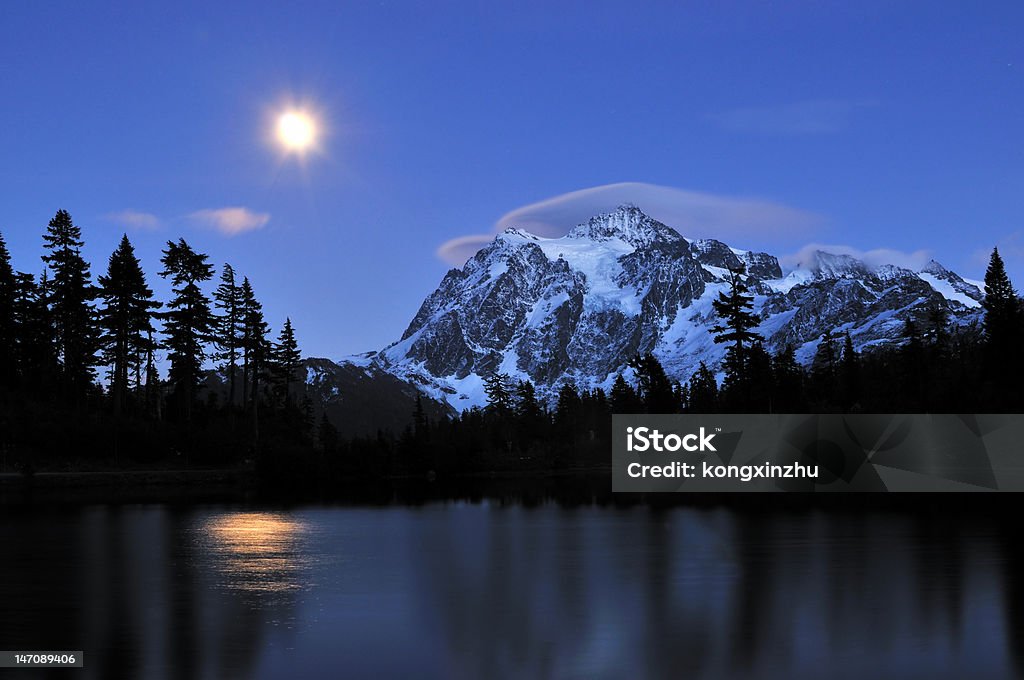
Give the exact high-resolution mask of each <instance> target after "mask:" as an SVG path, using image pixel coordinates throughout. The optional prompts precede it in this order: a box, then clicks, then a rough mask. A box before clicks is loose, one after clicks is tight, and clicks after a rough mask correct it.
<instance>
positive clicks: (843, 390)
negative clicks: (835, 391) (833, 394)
mask: <svg viewBox="0 0 1024 680" xmlns="http://www.w3.org/2000/svg"><path fill="white" fill-rule="evenodd" d="M860 382H861V377H860V357H859V356H857V351H856V350H855V349H854V348H853V338H851V337H850V332H849V331H846V333H845V334H844V335H843V356H842V359H840V365H839V394H840V399H841V406H842V407H843V410H844V411H850V410H851V409H853V408H854V406H855V405H856V404H857V403H858V401H859V400H860Z"/></svg>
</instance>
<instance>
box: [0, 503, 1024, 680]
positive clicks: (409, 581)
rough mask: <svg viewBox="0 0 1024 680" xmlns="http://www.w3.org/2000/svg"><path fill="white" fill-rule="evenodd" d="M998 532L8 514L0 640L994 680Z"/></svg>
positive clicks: (125, 658)
mask: <svg viewBox="0 0 1024 680" xmlns="http://www.w3.org/2000/svg"><path fill="white" fill-rule="evenodd" d="M958 510H960V509H958ZM1018 536H1019V532H1018V531H1017V529H1016V526H1015V525H1014V524H1013V523H1011V522H1007V523H1005V524H998V523H995V522H994V521H993V520H992V519H991V517H989V516H987V515H986V514H985V513H971V512H966V513H961V512H956V513H954V512H945V513H938V514H936V515H932V514H928V513H917V512H909V511H899V512H895V511H894V512H868V511H865V512H823V511H818V510H813V511H801V512H793V511H774V512H760V513H739V512H735V511H732V510H727V509H722V508H718V509H701V510H697V509H693V508H676V509H663V510H652V509H650V508H645V507H633V508H625V509H615V508H600V507H595V506H582V507H572V508H563V507H559V506H558V505H554V504H544V503H541V504H540V505H539V506H538V507H534V508H527V507H523V506H519V505H506V504H500V503H497V504H491V503H488V502H482V503H447V504H428V505H425V506H421V507H416V508H409V507H389V508H380V509H367V508H320V509H300V510H293V511H244V510H235V509H185V510H181V509H174V508H168V507H162V506H156V507H91V508H82V509H77V510H71V511H64V512H54V513H38V512H27V511H26V512H12V513H8V514H5V515H3V516H0V542H2V544H3V545H4V546H5V553H4V556H3V557H4V559H3V560H0V598H2V601H3V602H4V615H3V616H2V617H0V641H2V644H0V647H6V648H18V647H23V648H37V649H38V648H46V647H52V648H66V649H84V650H86V659H87V664H86V668H85V670H84V671H78V672H76V673H75V675H76V677H77V676H81V677H82V678H121V677H123V678H142V677H144V678H147V679H149V678H155V679H160V678H168V679H176V678H183V679H184V678H190V679H191V678H217V679H221V678H279V677H302V678H335V677H375V678H390V677H396V678H402V677H417V678H445V679H458V678H482V677H486V678H495V679H500V678H675V677H692V678H818V677H822V676H825V675H827V676H829V677H830V678H861V677H874V678H889V677H892V678H901V677H929V678H960V677H972V678H1003V677H1014V675H1015V673H1017V672H1020V671H1021V668H1020V663H1021V661H1022V659H1024V653H1022V650H1024V646H1022V640H1024V613H1022V612H1024V586H1022V584H1024V577H1022V571H1021V570H1022V567H1024V557H1022V555H1024V552H1022V550H1021V548H1020V547H1018ZM65 673H66V672H65ZM4 677H7V676H6V675H5V676H4ZM12 677H18V676H17V675H16V674H15V675H13V676H12ZM22 677H32V678H40V677H63V675H60V674H59V673H53V674H46V673H44V672H40V671H32V672H30V673H27V674H23V675H22Z"/></svg>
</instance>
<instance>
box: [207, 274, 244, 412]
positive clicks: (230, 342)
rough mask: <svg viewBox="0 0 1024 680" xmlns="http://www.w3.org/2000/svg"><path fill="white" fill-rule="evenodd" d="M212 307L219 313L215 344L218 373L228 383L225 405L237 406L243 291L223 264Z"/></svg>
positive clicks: (242, 328)
mask: <svg viewBox="0 0 1024 680" xmlns="http://www.w3.org/2000/svg"><path fill="white" fill-rule="evenodd" d="M213 299H214V305H215V306H216V308H217V309H219V310H220V314H218V315H217V316H216V326H215V343H216V345H217V348H218V349H219V350H220V351H219V352H218V353H217V354H216V359H217V360H219V361H221V362H222V363H221V366H220V367H221V370H223V371H224V374H225V375H226V376H227V381H228V405H229V407H232V408H233V407H234V406H235V404H236V403H237V394H238V392H237V389H236V376H237V373H238V358H239V354H240V352H241V346H242V339H243V333H244V326H243V319H242V303H243V298H242V288H241V286H239V285H237V283H236V282H235V270H234V269H233V268H232V267H231V265H230V264H225V265H224V269H223V270H222V272H221V276H220V285H218V286H217V290H216V291H214V293H213Z"/></svg>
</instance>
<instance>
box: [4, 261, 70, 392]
mask: <svg viewBox="0 0 1024 680" xmlns="http://www.w3.org/2000/svg"><path fill="white" fill-rule="evenodd" d="M17 281H18V283H17V286H18V289H17V298H16V299H15V303H14V309H15V323H16V326H17V336H18V337H17V350H16V354H17V358H18V372H19V374H20V376H21V378H22V380H21V383H22V388H23V389H25V390H26V391H27V392H29V393H32V394H36V395H49V394H50V392H51V391H52V389H53V388H54V387H55V381H56V379H57V375H58V373H59V370H60V367H59V364H58V361H57V347H56V342H55V340H54V338H55V335H56V333H55V329H54V327H53V318H52V316H51V314H50V306H49V304H47V294H46V291H47V288H48V285H47V284H48V279H47V276H46V270H43V273H42V275H41V276H40V282H39V284H36V282H35V278H34V277H33V276H32V275H31V274H23V273H18V275H17ZM51 396H52V395H51Z"/></svg>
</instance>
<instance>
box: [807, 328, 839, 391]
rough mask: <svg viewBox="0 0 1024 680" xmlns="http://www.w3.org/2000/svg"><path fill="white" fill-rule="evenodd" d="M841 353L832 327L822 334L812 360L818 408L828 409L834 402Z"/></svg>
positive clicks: (813, 384)
mask: <svg viewBox="0 0 1024 680" xmlns="http://www.w3.org/2000/svg"><path fill="white" fill-rule="evenodd" d="M838 358H839V353H838V350H837V349H836V336H835V335H833V334H832V331H831V329H829V330H826V331H825V332H824V333H822V334H821V340H820V341H819V342H818V348H817V349H816V350H815V352H814V358H813V359H812V360H811V383H812V386H813V388H814V390H813V392H814V399H815V400H816V401H817V403H818V404H819V406H818V408H820V409H823V410H824V409H827V408H829V405H830V404H834V399H835V397H836V387H837V382H838V380H837V375H836V374H837V364H838Z"/></svg>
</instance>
